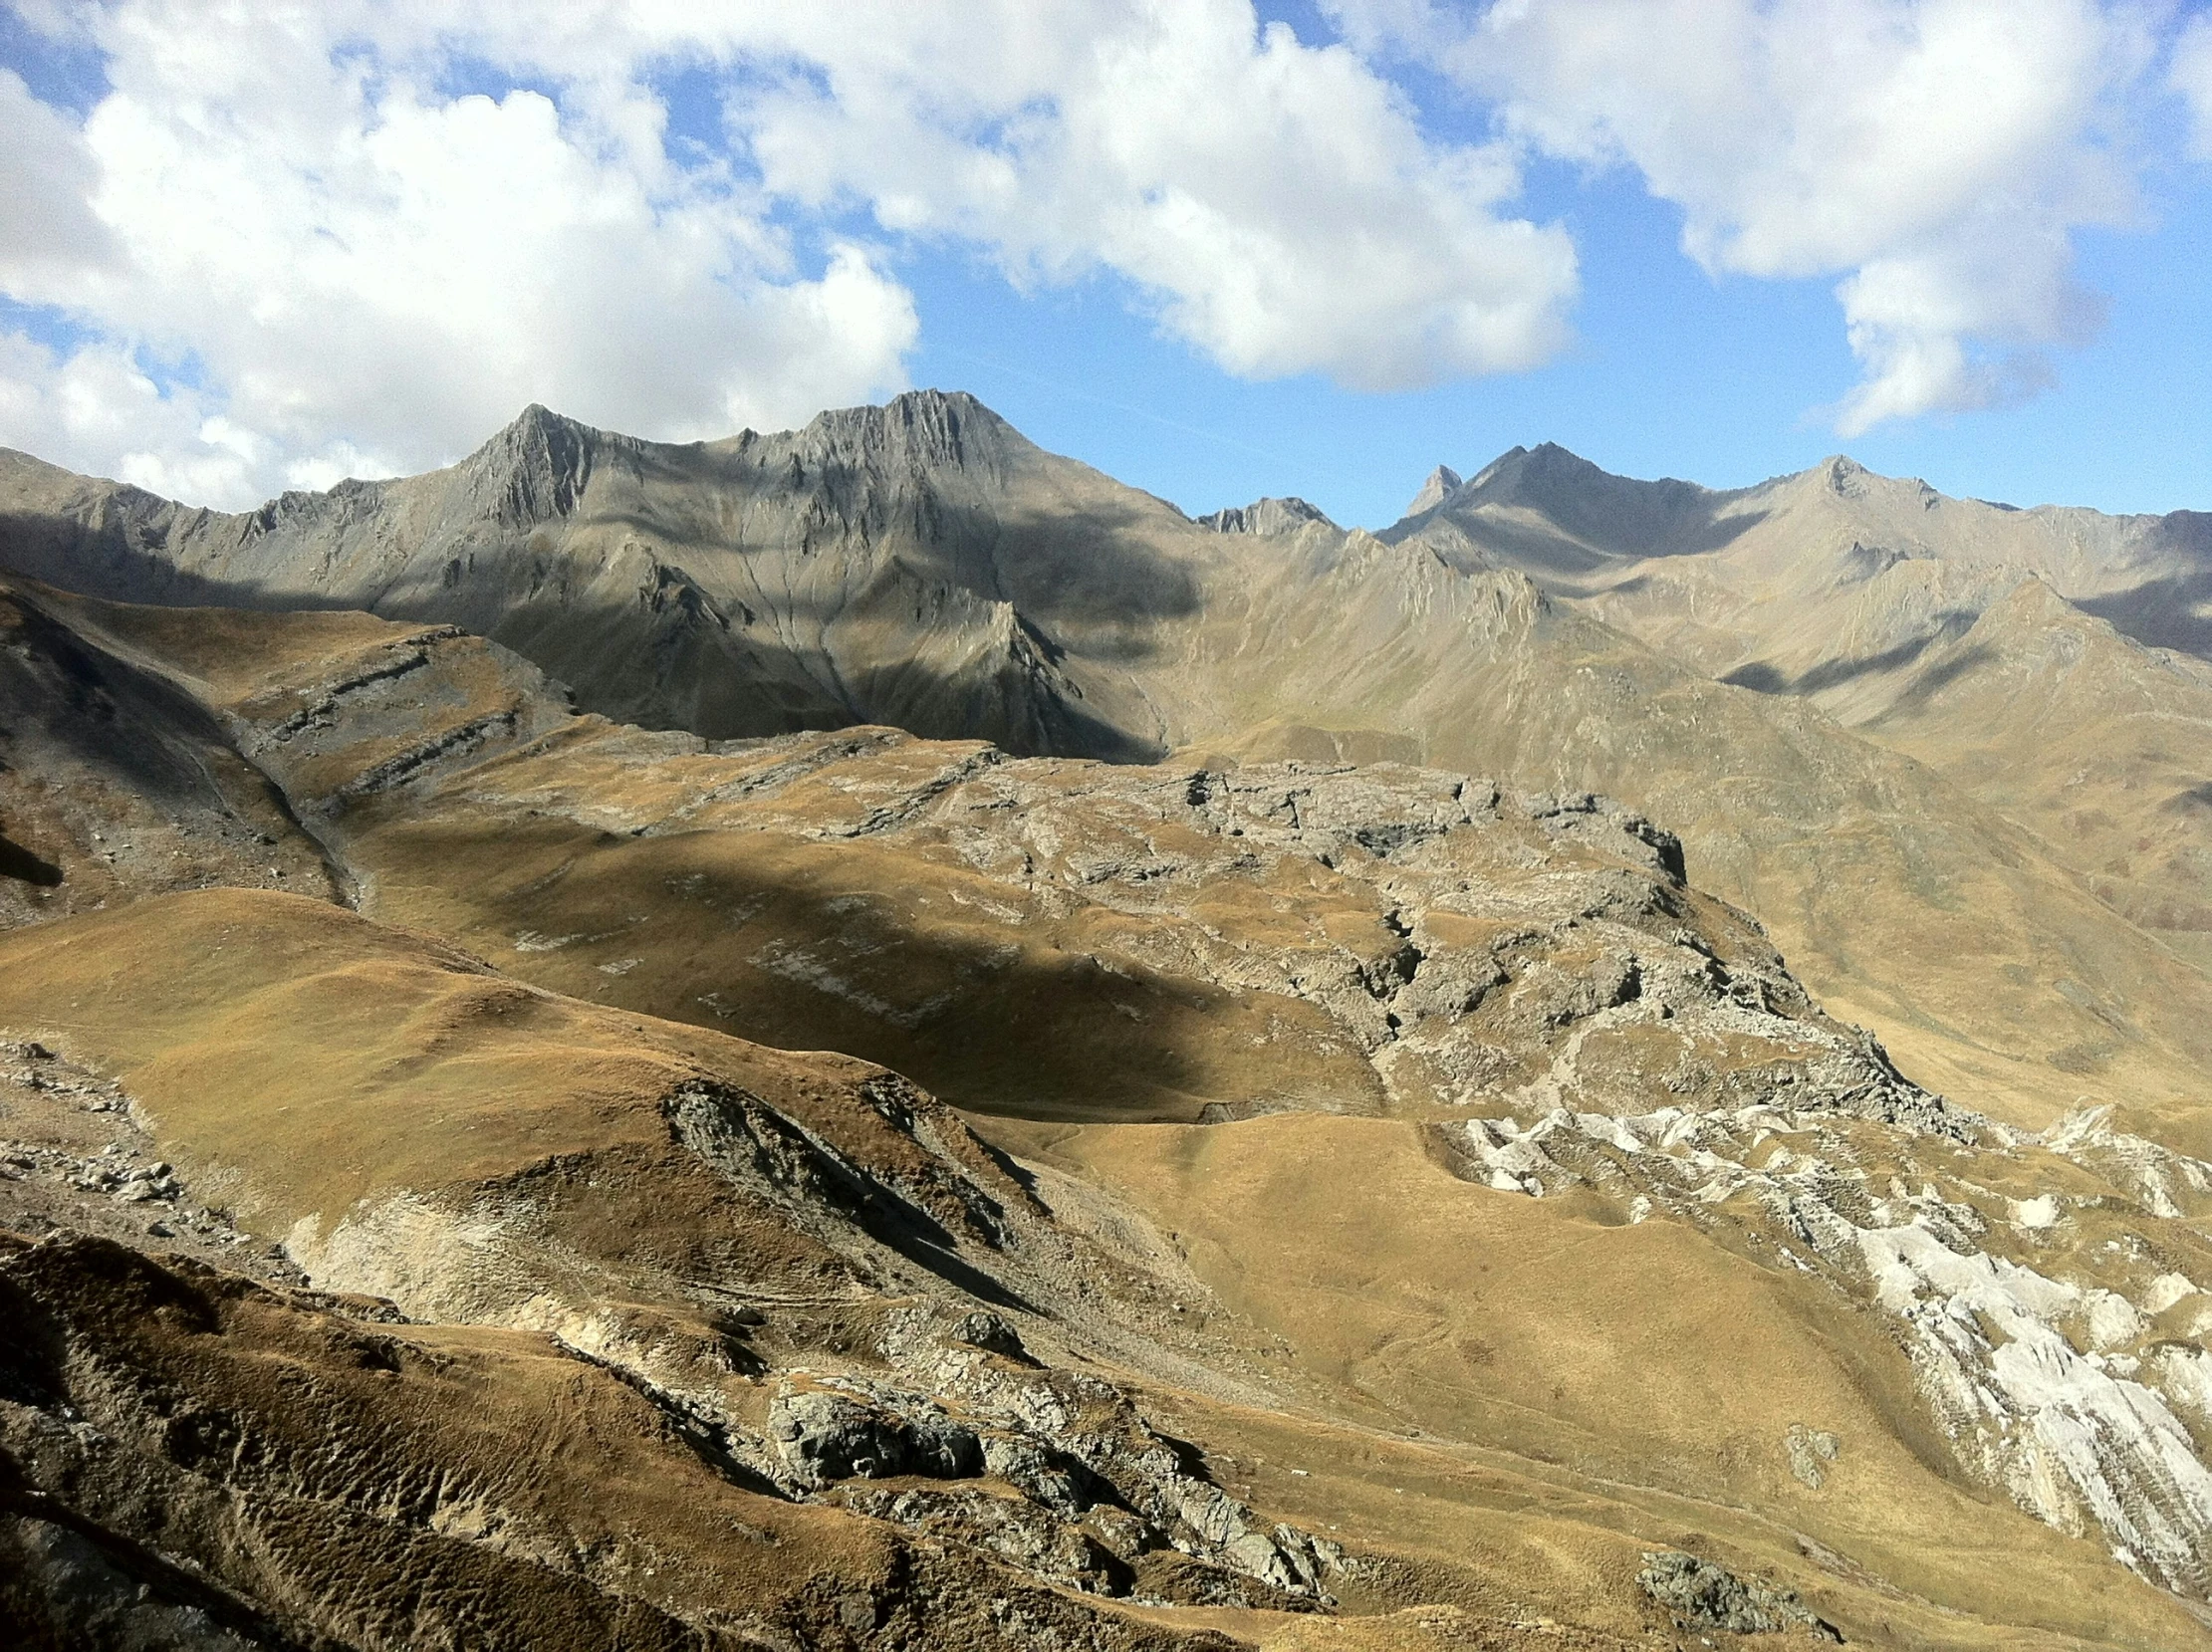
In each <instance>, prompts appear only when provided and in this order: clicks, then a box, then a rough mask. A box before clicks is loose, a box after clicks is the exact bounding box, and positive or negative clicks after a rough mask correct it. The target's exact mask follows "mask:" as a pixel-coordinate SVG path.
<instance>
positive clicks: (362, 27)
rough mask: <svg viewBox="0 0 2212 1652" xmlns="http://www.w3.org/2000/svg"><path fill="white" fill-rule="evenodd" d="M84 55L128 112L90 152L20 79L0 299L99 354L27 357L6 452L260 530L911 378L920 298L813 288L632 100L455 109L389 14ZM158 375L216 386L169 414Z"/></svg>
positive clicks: (180, 37) (96, 136)
mask: <svg viewBox="0 0 2212 1652" xmlns="http://www.w3.org/2000/svg"><path fill="white" fill-rule="evenodd" d="M372 26H373V27H372ZM91 27H92V29H93V33H94V37H95V39H96V40H97V41H98V43H99V45H100V47H101V49H102V50H103V53H104V55H105V59H106V68H107V73H108V78H109V81H110V84H111V88H112V91H111V93H110V95H109V96H108V97H106V98H105V99H104V100H102V101H101V102H100V103H99V105H98V106H97V107H96V108H95V109H94V110H93V111H92V112H91V114H90V116H89V117H88V118H86V120H85V121H84V123H83V125H82V127H81V128H79V127H77V126H75V125H74V124H73V123H72V122H71V121H70V120H69V119H68V118H66V117H64V116H62V115H60V114H59V113H58V112H55V111H52V110H49V109H47V108H46V107H45V106H43V105H39V104H38V103H36V101H35V100H31V99H29V98H28V97H27V96H26V95H24V94H23V93H22V89H21V86H20V83H18V82H14V81H13V79H12V77H11V78H8V79H6V80H0V118H5V119H7V120H9V121H10V122H11V128H10V129H11V131H14V130H17V129H22V130H27V131H28V132H30V133H31V135H32V136H33V137H34V139H35V143H36V147H37V152H36V154H34V155H22V153H21V151H16V150H13V149H11V151H10V153H11V161H12V162H14V164H10V165H9V166H8V167H7V168H6V170H4V171H0V204H5V205H6V206H7V208H8V210H9V213H10V220H9V221H10V227H11V234H10V236H9V238H8V245H9V251H8V253H7V254H6V255H5V257H4V260H0V286H4V288H5V290H6V291H7V293H8V294H9V295H10V296H11V297H13V298H15V299H17V300H18V301H21V302H24V303H30V304H37V305H45V306H51V307H54V308H56V309H58V310H60V311H62V312H63V313H64V314H65V315H67V316H68V317H69V318H70V319H71V320H72V321H74V322H76V323H78V324H79V325H80V328H81V329H82V330H84V331H86V332H87V333H89V334H90V335H91V337H92V338H93V340H94V343H92V344H91V345H89V346H87V347H86V348H85V349H83V350H80V351H77V352H75V353H73V354H71V353H64V354H56V353H54V352H51V351H40V350H36V349H31V348H27V341H24V340H21V339H20V338H19V339H18V340H17V341H16V342H15V344H16V348H14V349H13V350H11V352H10V353H9V354H7V356H6V358H5V361H4V363H0V366H4V370H5V372H6V374H7V378H8V383H7V386H6V390H5V392H4V396H0V408H4V409H5V413H4V415H0V417H4V420H5V422H0V440H6V441H9V442H12V443H16V444H18V445H23V446H27V447H31V448H32V449H33V450H35V451H42V452H44V453H46V454H47V455H49V456H51V457H54V458H57V459H60V460H62V461H63V462H67V463H70V464H73V465H79V466H83V467H87V468H93V469H98V470H102V471H105V472H108V473H110V474H118V475H123V476H124V477H125V478H126V479H129V480H133V481H139V482H142V483H144V484H145V485H147V486H157V487H161V488H163V489H165V490H173V491H177V492H180V493H182V494H184V495H185V496H186V497H189V498H193V499H201V500H207V501H210V502H221V503H226V504H242V503H247V502H250V501H251V500H253V499H255V498H258V497H261V496H262V495H263V494H265V493H267V492H271V491H274V490H275V489H276V488H278V487H281V486H286V485H295V484H298V483H300V482H303V481H317V482H327V481H329V480H332V479H334V478H335V475H336V474H338V473H339V470H340V467H345V468H352V469H360V470H366V471H369V472H370V473H375V472H378V471H388V470H391V469H399V468H417V467H422V466H426V465H429V464H434V463H437V462H440V461H442V460H445V459H448V458H451V457H453V456H455V455H457V454H459V453H461V452H465V451H466V450H467V449H468V448H470V447H472V446H473V445H475V443H477V442H478V441H480V440H482V439H483V438H484V437H485V436H486V435H488V434H489V433H490V432H491V431H492V430H494V429H496V428H497V427H498V426H499V425H500V424H502V423H504V422H505V421H506V420H507V419H509V418H512V417H513V416H514V414H515V413H516V412H517V411H518V410H519V409H520V408H521V407H522V406H523V405H524V404H525V403H526V402H528V401H531V400H540V401H544V402H546V403H548V404H550V405H553V406H557V407H560V408H563V409H564V410H566V411H569V412H573V413H575V414H577V415H578V416H580V417H583V418H586V419H590V420H593V421H596V422H600V423H605V424H609V425H612V426H614V427H617V428H623V429H629V430H635V431H639V432H642V433H646V434H652V435H658V436H665V437H671V438H675V439H687V438H690V437H694V436H703V435H710V434H713V435H719V434H724V433H727V432H729V431H731V430H734V429H735V428H737V427H738V426H739V425H741V424H746V423H753V424H762V425H770V426H776V425H782V424H789V423H792V422H794V421H797V420H801V419H804V418H806V417H807V416H809V415H810V414H811V413H813V412H814V411H815V410H816V409H818V408H819V407H821V406H822V405H824V404H825V403H826V402H830V403H835V402H840V401H853V400H859V399H861V398H863V397H866V396H869V395H872V394H876V393H879V392H881V391H883V390H885V389H889V388H895V387H897V385H898V384H899V383H900V382H902V372H901V368H900V359H901V357H902V355H903V354H904V353H905V351H907V350H908V349H909V348H910V347H911V346H912V343H913V340H914V336H915V332H916V321H915V316H914V310H913V304H912V300H911V298H910V296H909V295H908V294H907V293H906V291H905V290H904V289H903V288H902V287H901V286H899V285H898V284H897V283H896V282H895V281H894V280H892V279H891V278H890V277H889V276H888V275H886V274H885V273H884V272H883V271H882V269H881V268H880V266H879V264H878V263H877V261H876V260H875V259H874V258H873V257H872V256H871V255H870V254H869V253H868V252H867V251H866V250H864V249H862V248H860V247H859V246H857V245H851V244H833V245H831V246H829V247H828V248H827V249H826V250H825V263H824V265H823V267H821V268H820V269H819V270H818V271H816V272H813V273H810V272H807V271H805V270H804V269H802V268H801V267H800V264H799V259H798V255H797V253H796V252H795V250H794V249H793V247H792V246H791V245H790V243H789V241H788V239H787V238H786V237H785V236H784V235H782V234H780V233H778V232H777V231H776V230H774V229H773V228H772V227H770V226H769V225H768V223H767V222H766V219H765V217H764V203H763V202H762V201H761V199H760V198H759V196H758V192H757V190H749V189H748V188H746V187H744V186H743V185H742V184H741V183H740V182H738V181H737V180H734V179H733V178H732V177H731V176H730V174H729V171H728V168H727V167H726V166H720V165H716V164H712V163H707V164H700V165H694V166H690V167H679V166H677V165H676V164H674V163H673V162H671V161H670V160H669V158H668V155H667V153H666V152H665V149H664V148H663V145H662V143H661V124H662V119H663V113H662V111H661V108H660V106H659V104H658V102H657V101H656V100H654V99H653V98H652V97H651V96H650V95H649V94H647V93H645V92H644V91H643V90H642V89H641V88H640V87H638V86H635V85H633V84H621V85H617V86H616V87H614V88H613V89H609V88H605V87H600V88H590V89H586V91H585V92H583V93H582V94H580V95H579V96H578V97H576V98H574V99H573V100H570V99H564V107H561V108H557V107H556V105H555V103H554V102H553V101H552V100H550V99H549V98H547V97H546V96H544V95H542V94H540V93H537V92H533V91H522V90H515V91H508V92H506V93H505V95H504V96H502V97H500V98H499V99H497V100H496V101H495V100H494V99H492V98H488V97H481V96H464V97H456V96H451V95H449V94H446V93H444V92H441V91H440V90H438V80H437V77H438V75H439V74H440V73H441V72H442V71H444V70H446V69H448V68H449V67H450V64H451V61H452V60H451V58H450V56H449V54H448V53H447V52H446V51H444V50H439V49H436V48H437V46H438V43H437V42H435V41H434V40H431V39H429V38H427V37H424V36H422V35H420V34H419V32H415V31H411V30H410V29H409V27H407V26H406V23H405V19H403V18H400V19H397V21H396V22H395V21H394V18H393V16H392V15H391V14H387V13H385V12H384V11H382V10H380V9H371V8H367V7H364V8H361V9H358V10H352V11H349V10H347V9H345V8H341V7H335V6H334V7H329V8H300V9H297V10H294V11H292V12H289V13H280V12H275V11H270V10H260V9H256V10H254V11H253V12H252V14H251V16H250V17H249V15H248V14H247V13H246V12H245V11H243V10H230V9H216V8H208V7H200V6H192V5H165V4H157V3H147V4H132V5H124V6H120V7H117V8H115V9H113V10H110V11H106V12H103V13H99V14H97V15H95V16H94V17H93V18H92V19H91ZM374 28H382V29H383V30H384V35H383V36H382V37H378V36H377V35H376V34H375V33H374ZM11 99H13V100H15V101H14V102H13V103H10V101H9V100H11ZM26 116H27V117H28V119H27V121H26V122H25V124H24V125H23V126H21V127H18V126H16V125H15V124H14V122H16V121H17V120H18V119H19V118H24V117H26ZM25 178H28V179H30V180H31V182H32V183H33V184H43V193H39V194H35V195H34V194H33V192H32V190H31V189H30V188H28V187H27V186H26V184H25V183H24V181H23V180H24V179H25ZM26 200H28V201H29V207H28V209H27V210H26V208H25V207H24V206H23V205H21V204H20V203H22V202H24V201H26ZM18 224H22V225H25V226H26V230H27V233H25V234H23V235H21V236H20V237H19V236H18V235H16V234H15V233H13V231H14V230H15V227H16V226H17V225H18ZM88 226H89V227H88ZM163 363H167V364H170V365H173V366H175V367H177V368H178V369H179V375H180V376H182V377H184V378H185V379H186V380H187V381H189V382H194V383H198V384H201V385H204V386H205V388H204V390H197V391H195V390H189V389H177V388H173V387H171V388H169V390H168V393H167V394H166V395H160V394H156V393H155V392H154V391H153V386H152V381H151V378H150V377H149V375H148V371H147V368H148V367H149V366H159V365H160V364H163ZM160 376H163V377H164V378H166V377H168V376H170V375H169V374H167V373H165V372H164V373H161V374H160ZM87 396H91V397H94V398H95V399H96V400H99V398H103V397H104V398H105V400H104V401H102V402H101V405H100V406H99V407H98V408H96V409H87V408H86V407H84V406H83V405H81V404H82V403H83V402H84V400H85V398H86V397H87ZM73 408H74V409H76V410H75V411H71V410H70V409H73ZM217 414H219V415H220V418H219V419H216V420H215V422H210V420H211V419H213V418H214V416H215V415H217Z"/></svg>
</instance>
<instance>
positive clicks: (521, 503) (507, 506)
mask: <svg viewBox="0 0 2212 1652" xmlns="http://www.w3.org/2000/svg"><path fill="white" fill-rule="evenodd" d="M607 439H608V438H607V436H606V434H605V433H604V432H602V431H599V430H595V429H594V428H593V427H592V426H590V425H588V424H583V423H580V422H579V421H578V420H576V419H572V418H569V417H567V416H565V415H563V414H560V413H556V412H554V411H553V410H552V409H551V408H549V407H545V406H542V405H540V404H539V403H537V402H535V401H533V402H532V403H531V404H530V405H529V406H527V407H525V408H524V409H523V410H522V411H521V412H520V413H519V414H517V415H516V417H515V420H514V422H513V423H511V424H509V425H508V426H507V427H506V428H505V429H503V430H501V431H500V432H499V433H498V434H497V435H495V436H493V437H492V439H491V440H490V441H488V442H486V443H485V444H484V445H483V446H482V447H480V448H478V449H477V450H476V451H475V452H474V453H472V454H470V455H469V456H468V458H467V459H465V460H464V461H462V465H461V469H462V470H463V472H464V473H466V474H467V477H468V482H469V491H470V492H471V493H472V494H474V495H475V496H477V497H478V498H480V499H482V500H484V501H485V502H486V503H487V504H488V505H489V507H490V511H491V514H492V516H493V518H494V519H495V520H496V521H498V522H500V523H501V524H503V525H504V526H507V527H514V528H519V527H524V526H527V525H529V524H531V523H534V522H545V521H548V520H550V519H551V518H554V517H558V516H567V515H569V514H570V513H571V512H573V511H574V510H575V509H576V506H577V502H578V501H579V500H580V499H582V498H583V497H584V490H585V487H586V486H587V485H588V484H589V483H590V481H591V477H592V461H593V457H594V455H595V453H596V452H597V450H598V449H599V448H600V447H601V446H603V445H604V444H605V442H606V441H607Z"/></svg>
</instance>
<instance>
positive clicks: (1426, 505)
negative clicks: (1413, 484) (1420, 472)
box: [1405, 465, 1462, 516]
mask: <svg viewBox="0 0 2212 1652" xmlns="http://www.w3.org/2000/svg"><path fill="white" fill-rule="evenodd" d="M1461 480H1462V478H1461V477H1460V474H1459V472H1458V471H1456V470H1454V469H1452V467H1451V466H1449V465H1438V466H1437V467H1436V468H1435V469H1434V470H1432V471H1430V472H1429V473H1428V480H1427V481H1425V482H1423V483H1422V484H1421V491H1420V492H1419V493H1417V494H1415V495H1414V496H1413V502H1412V503H1411V504H1410V505H1408V506H1406V507H1405V514H1406V515H1407V516H1419V515H1420V514H1421V513H1422V512H1423V511H1433V510H1434V509H1435V508H1436V507H1437V506H1439V505H1441V504H1442V503H1443V502H1444V499H1445V496H1446V495H1448V494H1450V493H1451V492H1452V491H1453V490H1454V489H1455V488H1457V487H1458V486H1459V484H1460V482H1461Z"/></svg>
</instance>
